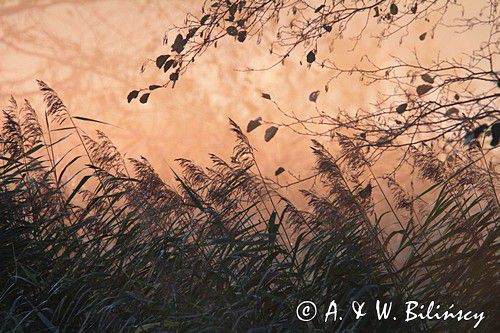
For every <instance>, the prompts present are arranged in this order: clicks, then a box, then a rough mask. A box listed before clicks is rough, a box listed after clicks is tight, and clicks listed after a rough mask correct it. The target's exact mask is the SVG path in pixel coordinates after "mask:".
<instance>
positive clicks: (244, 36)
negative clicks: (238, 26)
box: [238, 30, 247, 43]
mask: <svg viewBox="0 0 500 333" xmlns="http://www.w3.org/2000/svg"><path fill="white" fill-rule="evenodd" d="M245 39H247V32H246V31H244V30H243V31H240V32H238V42H240V43H243V42H244V41H245Z"/></svg>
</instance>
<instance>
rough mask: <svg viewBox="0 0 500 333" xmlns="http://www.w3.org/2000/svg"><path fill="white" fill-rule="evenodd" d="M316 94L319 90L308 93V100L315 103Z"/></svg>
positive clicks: (317, 94)
mask: <svg viewBox="0 0 500 333" xmlns="http://www.w3.org/2000/svg"><path fill="white" fill-rule="evenodd" d="M318 96H319V90H316V91H313V92H312V93H311V94H310V95H309V100H310V101H311V102H313V103H316V100H317V99H318Z"/></svg>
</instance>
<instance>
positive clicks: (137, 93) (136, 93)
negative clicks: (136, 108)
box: [127, 90, 139, 103]
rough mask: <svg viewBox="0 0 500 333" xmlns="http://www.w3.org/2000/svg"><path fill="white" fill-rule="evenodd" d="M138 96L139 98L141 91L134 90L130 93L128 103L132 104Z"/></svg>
mask: <svg viewBox="0 0 500 333" xmlns="http://www.w3.org/2000/svg"><path fill="white" fill-rule="evenodd" d="M137 96H139V90H132V91H131V92H129V93H128V96H127V101H128V102H129V103H130V102H132V100H133V99H134V98H137Z"/></svg>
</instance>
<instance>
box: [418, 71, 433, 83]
mask: <svg viewBox="0 0 500 333" xmlns="http://www.w3.org/2000/svg"><path fill="white" fill-rule="evenodd" d="M421 78H422V80H424V81H425V82H427V83H434V79H433V78H432V76H430V75H429V74H427V73H425V74H422V76H421Z"/></svg>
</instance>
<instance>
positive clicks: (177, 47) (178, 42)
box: [172, 34, 186, 53]
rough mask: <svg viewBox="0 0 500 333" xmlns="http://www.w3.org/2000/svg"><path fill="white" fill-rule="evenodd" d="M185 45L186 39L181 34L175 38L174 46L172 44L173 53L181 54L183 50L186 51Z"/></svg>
mask: <svg viewBox="0 0 500 333" xmlns="http://www.w3.org/2000/svg"><path fill="white" fill-rule="evenodd" d="M185 45H186V41H185V40H184V37H182V35H181V34H178V35H177V37H175V41H174V44H172V51H173V52H177V53H181V52H182V50H184V46H185Z"/></svg>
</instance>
